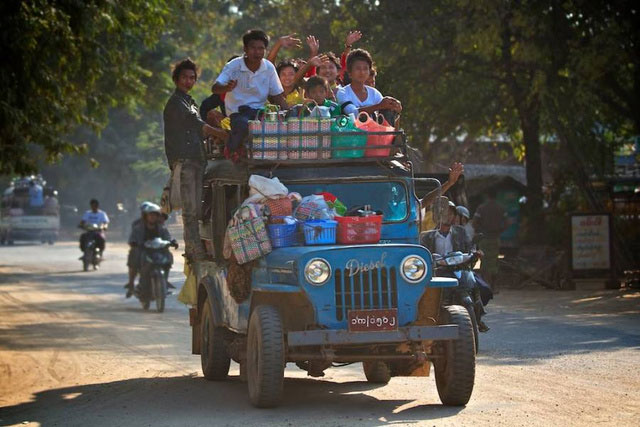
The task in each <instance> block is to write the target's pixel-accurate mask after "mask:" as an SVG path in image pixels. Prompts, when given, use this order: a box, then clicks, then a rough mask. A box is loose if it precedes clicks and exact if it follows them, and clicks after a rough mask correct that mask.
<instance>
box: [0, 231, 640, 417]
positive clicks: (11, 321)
mask: <svg viewBox="0 0 640 427" xmlns="http://www.w3.org/2000/svg"><path fill="white" fill-rule="evenodd" d="M78 256H79V253H78V251H77V248H76V246H75V243H64V242H63V243H59V244H56V245H55V246H41V245H19V246H15V247H5V246H2V247H0V425H13V424H19V425H44V426H52V425H59V426H75V425H78V426H79V425H83V426H86V425H90V426H96V427H97V426H127V425H135V426H140V425H153V426H165V425H166V426H202V425H245V426H251V425H269V424H272V425H292V426H300V425H316V426H320V425H331V426H334V425H385V424H399V425H406V424H418V425H429V426H430V425H456V426H460V425H462V426H464V425H469V426H470V425H474V426H479V425H492V426H495V425H509V426H512V425H540V426H564V425H596V424H597V425H616V426H620V425H636V426H637V425H640V398H639V396H638V395H639V394H640V330H639V328H640V293H639V292H624V291H597V290H592V291H584V290H583V291H573V292H554V291H546V290H527V291H511V292H510V291H503V292H502V293H501V294H500V295H498V297H497V300H494V301H492V302H491V304H490V305H489V308H490V309H491V313H490V315H489V316H488V317H487V322H488V323H489V324H490V326H492V329H491V331H490V332H489V333H488V334H484V335H482V336H481V353H480V355H479V359H478V368H477V377H476V386H475V390H474V393H473V396H472V398H471V401H470V402H469V405H467V406H466V407H465V408H446V407H443V406H441V405H440V402H439V400H438V395H437V392H436V388H435V382H434V380H433V378H394V379H392V381H391V383H390V384H389V385H387V386H385V387H377V386H373V385H369V384H368V383H366V381H364V375H363V374H362V372H361V368H360V366H359V365H352V366H350V367H346V368H340V369H333V370H330V371H328V372H327V376H326V377H325V378H323V379H320V380H318V379H307V378H306V377H305V373H304V372H302V371H300V370H298V369H297V368H295V367H293V366H291V367H290V368H289V369H288V370H287V380H286V382H285V396H284V402H283V405H282V406H281V407H279V408H277V409H273V410H258V409H254V408H252V407H251V406H250V405H249V403H248V401H247V393H246V385H245V384H244V383H241V382H240V381H239V380H238V377H237V375H238V369H237V365H232V371H231V378H230V380H229V381H227V382H223V383H212V382H208V381H206V380H204V379H203V378H202V375H201V372H200V367H199V359H198V358H197V356H192V355H191V354H190V347H189V345H190V331H189V328H188V319H187V309H186V307H184V306H183V305H181V304H180V303H178V302H177V301H176V300H175V297H170V301H169V302H168V306H167V311H166V312H165V313H163V314H157V313H154V312H147V313H145V312H143V311H142V310H141V308H140V306H139V305H138V304H137V302H136V301H135V300H125V299H124V296H123V289H122V285H123V284H124V282H125V280H126V273H125V268H124V265H125V258H126V248H125V247H124V246H123V245H111V246H110V247H109V249H108V253H107V257H108V258H107V259H106V260H105V262H104V264H103V268H101V269H100V270H99V271H97V272H88V273H83V272H81V271H80V262H79V261H77V257H78ZM176 258H180V257H179V256H177V257H176ZM180 271H181V265H178V266H176V269H175V271H174V272H173V273H172V280H173V282H174V283H176V284H178V285H180V284H181V283H182V282H181V274H180Z"/></svg>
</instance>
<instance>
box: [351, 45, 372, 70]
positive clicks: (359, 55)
mask: <svg viewBox="0 0 640 427" xmlns="http://www.w3.org/2000/svg"><path fill="white" fill-rule="evenodd" d="M356 61H364V62H366V63H367V64H369V68H372V67H373V59H371V54H370V53H369V52H367V51H366V50H364V49H354V50H352V51H351V52H349V55H348V56H347V70H351V68H352V67H353V64H354V63H355V62H356Z"/></svg>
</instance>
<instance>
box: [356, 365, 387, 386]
mask: <svg viewBox="0 0 640 427" xmlns="http://www.w3.org/2000/svg"><path fill="white" fill-rule="evenodd" d="M362 368H363V370H364V375H365V376H366V377H367V381H368V382H370V383H374V384H387V383H388V382H389V381H390V380H391V370H390V369H389V365H387V364H386V363H385V362H381V361H373V362H362Z"/></svg>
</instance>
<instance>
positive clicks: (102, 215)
mask: <svg viewBox="0 0 640 427" xmlns="http://www.w3.org/2000/svg"><path fill="white" fill-rule="evenodd" d="M89 206H90V207H91V209H89V210H88V211H86V212H85V213H84V214H83V215H82V220H81V221H80V228H84V226H85V225H88V224H97V225H98V226H99V227H100V229H101V231H100V232H98V233H95V236H96V240H97V242H98V249H100V253H101V254H102V253H103V252H104V247H105V235H104V230H106V229H107V227H108V226H109V217H108V216H107V213H106V212H105V211H103V210H100V209H98V208H99V207H100V203H98V201H97V200H96V199H91V201H90V202H89ZM91 233H94V232H89V231H87V232H84V233H82V235H81V236H80V250H81V251H82V252H84V248H85V245H86V243H87V239H88V238H89V236H90V235H91Z"/></svg>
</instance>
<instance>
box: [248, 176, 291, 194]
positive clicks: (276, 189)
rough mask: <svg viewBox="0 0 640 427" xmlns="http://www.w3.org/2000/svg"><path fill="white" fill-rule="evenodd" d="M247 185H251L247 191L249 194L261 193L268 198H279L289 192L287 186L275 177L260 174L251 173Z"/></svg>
mask: <svg viewBox="0 0 640 427" xmlns="http://www.w3.org/2000/svg"><path fill="white" fill-rule="evenodd" d="M249 187H251V190H250V191H249V194H250V195H251V196H254V195H256V194H261V195H262V196H264V197H267V198H269V199H279V198H280V197H286V196H287V195H288V194H289V190H288V189H287V187H285V186H284V184H282V183H281V182H280V180H279V179H278V178H277V177H275V178H267V177H264V176H261V175H251V176H250V177H249Z"/></svg>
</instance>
